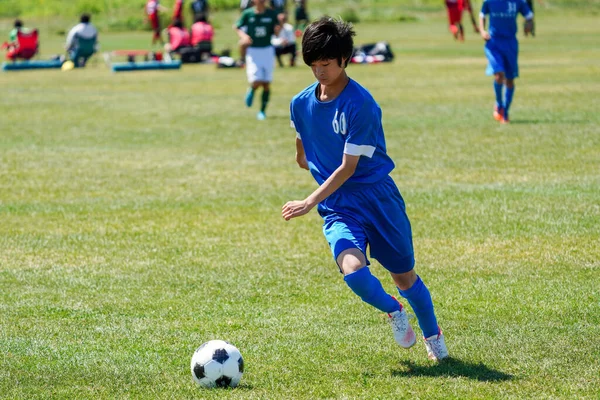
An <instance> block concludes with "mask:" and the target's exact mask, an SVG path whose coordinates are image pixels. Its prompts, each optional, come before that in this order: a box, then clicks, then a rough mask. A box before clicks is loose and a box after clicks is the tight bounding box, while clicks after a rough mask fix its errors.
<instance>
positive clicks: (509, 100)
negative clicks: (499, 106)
mask: <svg viewBox="0 0 600 400" xmlns="http://www.w3.org/2000/svg"><path fill="white" fill-rule="evenodd" d="M514 94H515V87H514V86H513V87H511V88H509V87H507V88H506V96H505V98H504V118H505V119H506V120H508V109H509V108H510V104H511V103H512V99H513V95H514Z"/></svg>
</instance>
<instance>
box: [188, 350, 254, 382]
mask: <svg viewBox="0 0 600 400" xmlns="http://www.w3.org/2000/svg"><path fill="white" fill-rule="evenodd" d="M190 368H191V370H192V378H194V382H196V383H197V384H198V385H200V386H202V387H206V388H213V387H236V386H237V385H238V384H239V383H240V379H242V374H243V373H244V360H243V358H242V354H241V353H240V351H239V350H238V349H237V347H235V346H234V345H232V344H231V343H228V342H225V341H223V340H209V341H208V342H206V343H203V344H202V346H200V347H198V349H196V351H195V352H194V355H193V356H192V362H191V365H190Z"/></svg>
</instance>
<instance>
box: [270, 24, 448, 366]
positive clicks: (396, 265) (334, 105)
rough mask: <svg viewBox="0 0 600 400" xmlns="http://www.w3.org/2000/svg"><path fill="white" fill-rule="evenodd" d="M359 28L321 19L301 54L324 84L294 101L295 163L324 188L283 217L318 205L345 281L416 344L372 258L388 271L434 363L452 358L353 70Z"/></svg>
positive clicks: (368, 102) (406, 341)
mask: <svg viewBox="0 0 600 400" xmlns="http://www.w3.org/2000/svg"><path fill="white" fill-rule="evenodd" d="M353 36H354V31H353V30H352V26H351V25H350V24H347V23H345V22H343V21H337V20H334V19H332V18H329V17H322V18H321V19H319V20H318V21H315V22H313V23H312V24H310V25H309V26H308V27H307V29H306V31H305V32H304V35H303V37H302V56H303V59H304V62H305V63H306V64H307V65H308V66H310V67H311V69H312V72H313V74H314V76H315V77H316V78H317V82H315V83H313V84H312V85H310V86H309V87H307V88H306V89H304V90H303V91H302V92H300V93H299V94H297V95H296V96H295V97H294V98H293V99H292V103H291V105H290V113H291V122H292V126H293V127H294V128H295V129H296V162H297V163H298V165H299V166H300V167H301V168H304V169H307V170H309V171H310V172H311V174H312V175H313V177H314V178H315V180H316V181H317V183H318V184H319V187H318V188H317V189H316V190H315V191H314V192H313V193H312V194H311V195H309V196H308V197H307V198H306V199H304V200H295V201H289V202H287V203H286V204H285V205H284V206H283V207H282V216H283V218H284V219H285V220H290V219H292V218H295V217H300V216H302V215H304V214H306V213H308V212H309V211H310V210H311V209H312V208H314V207H315V206H317V210H318V212H319V214H320V215H321V217H322V218H323V221H324V223H323V233H324V234H325V238H326V239H327V241H328V242H329V245H330V247H331V251H332V253H333V257H334V259H335V261H336V263H337V265H338V268H339V269H340V272H342V273H343V275H344V281H345V282H346V284H347V285H348V286H349V287H350V289H352V291H353V292H354V293H355V294H357V295H358V296H359V297H360V298H361V299H362V300H363V301H365V302H366V303H368V304H370V305H372V306H373V307H375V308H377V309H379V310H381V311H383V312H385V313H388V316H389V321H390V323H391V326H392V330H393V333H394V339H395V340H396V342H397V343H398V344H399V345H400V346H402V347H405V348H409V347H411V346H413V345H414V344H415V342H416V337H415V333H414V331H413V329H412V327H411V325H410V324H409V322H408V318H407V314H406V310H405V309H404V307H403V306H402V305H401V304H400V303H399V302H398V300H396V298H395V297H393V296H391V295H390V294H388V293H386V291H385V290H384V289H383V287H382V285H381V282H380V281H379V280H378V279H377V278H376V277H375V276H373V275H372V274H371V272H370V270H369V267H368V266H369V265H370V263H369V260H368V258H367V246H369V248H370V256H371V257H373V258H375V259H377V260H378V261H379V262H380V263H381V265H383V267H384V268H385V269H387V270H388V271H389V272H390V274H391V276H392V278H393V280H394V282H395V284H396V286H397V288H398V292H399V294H400V295H401V296H402V297H404V298H405V299H406V300H407V301H408V303H409V304H410V305H411V307H412V308H413V310H414V312H415V314H416V315H417V318H418V320H419V325H420V327H421V330H422V331H423V336H424V338H425V346H426V348H427V353H428V357H429V358H430V359H432V360H441V359H443V358H446V357H448V350H447V348H446V345H445V342H444V336H443V335H442V332H441V330H440V328H439V326H438V323H437V319H436V316H435V313H434V309H433V303H432V301H431V295H430V293H429V290H428V289H427V287H426V286H425V284H424V283H423V281H422V280H421V278H419V276H418V275H417V274H416V272H415V270H414V263H415V261H414V253H413V244H412V233H411V227H410V222H409V220H408V217H407V215H406V211H405V206H404V200H403V199H402V196H401V195H400V192H399V191H398V188H397V187H396V184H395V183H394V181H393V180H392V178H391V177H390V175H389V174H390V172H391V171H392V170H393V169H394V162H393V161H392V160H391V158H390V157H389V156H388V155H387V152H386V144H385V137H384V134H383V128H382V123H381V109H380V108H379V105H378V104H377V103H376V102H375V100H374V99H373V97H372V96H371V94H370V93H369V92H368V91H367V90H366V89H364V88H363V87H362V86H361V85H359V84H358V83H357V82H356V81H354V80H352V79H350V78H349V77H348V75H347V74H346V67H347V65H348V61H349V60H350V57H351V56H352V51H353V39H352V37H353Z"/></svg>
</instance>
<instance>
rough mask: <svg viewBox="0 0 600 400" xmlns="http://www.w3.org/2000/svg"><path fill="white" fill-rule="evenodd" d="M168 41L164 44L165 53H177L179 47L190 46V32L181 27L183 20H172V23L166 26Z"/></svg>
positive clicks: (179, 49)
mask: <svg viewBox="0 0 600 400" xmlns="http://www.w3.org/2000/svg"><path fill="white" fill-rule="evenodd" d="M167 34H168V36H169V43H167V44H165V51H166V52H167V53H178V52H179V51H181V49H183V48H186V47H190V34H189V32H188V31H186V30H185V29H183V22H182V21H181V20H180V19H176V20H175V21H173V25H171V26H169V27H168V28H167Z"/></svg>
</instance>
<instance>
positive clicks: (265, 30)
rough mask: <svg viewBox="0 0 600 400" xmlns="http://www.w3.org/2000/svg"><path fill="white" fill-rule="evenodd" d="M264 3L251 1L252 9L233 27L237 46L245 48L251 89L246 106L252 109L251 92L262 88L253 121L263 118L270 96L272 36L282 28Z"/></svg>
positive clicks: (247, 94)
mask: <svg viewBox="0 0 600 400" xmlns="http://www.w3.org/2000/svg"><path fill="white" fill-rule="evenodd" d="M265 2H266V1H265V0H254V7H252V8H248V9H246V10H245V11H244V12H242V15H241V16H240V19H239V20H238V22H237V24H236V28H237V29H236V30H237V34H238V36H239V38H240V46H246V58H245V64H246V75H247V76H248V83H250V87H249V88H248V91H247V92H246V106H248V107H252V102H253V101H254V92H255V91H256V89H258V88H259V87H260V86H262V87H263V92H262V99H261V107H260V111H259V112H258V114H257V115H256V118H257V119H258V120H260V121H262V120H264V119H265V118H266V114H265V111H266V109H267V104H268V103H269V97H270V94H271V86H270V84H271V81H272V80H273V69H274V63H275V50H274V49H273V46H272V45H271V36H273V35H274V34H275V35H277V34H279V29H280V28H281V25H280V24H279V20H278V18H277V12H275V11H273V10H272V9H270V8H267V6H266V5H265Z"/></svg>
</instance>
